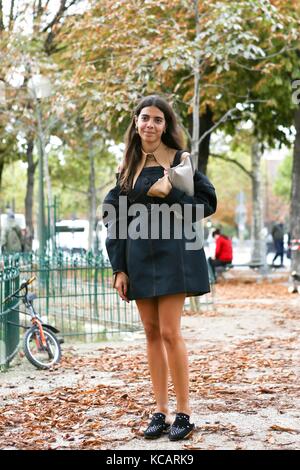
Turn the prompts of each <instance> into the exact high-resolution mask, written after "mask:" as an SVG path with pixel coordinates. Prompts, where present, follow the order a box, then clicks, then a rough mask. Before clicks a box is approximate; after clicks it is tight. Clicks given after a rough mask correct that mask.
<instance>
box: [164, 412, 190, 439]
mask: <svg viewBox="0 0 300 470" xmlns="http://www.w3.org/2000/svg"><path fill="white" fill-rule="evenodd" d="M194 429H195V425H194V424H193V423H190V417H189V415H187V414H185V413H176V418H175V421H174V423H173V424H172V426H171V428H170V432H169V439H170V441H179V440H180V439H186V438H188V437H189V436H190V435H191V434H192V432H193V430H194Z"/></svg>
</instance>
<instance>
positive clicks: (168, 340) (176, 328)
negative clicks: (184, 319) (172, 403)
mask: <svg viewBox="0 0 300 470" xmlns="http://www.w3.org/2000/svg"><path fill="white" fill-rule="evenodd" d="M184 299H185V294H176V295H164V296H161V297H159V299H158V312H159V324H160V331H161V336H162V338H163V341H164V343H165V346H166V350H167V355H168V363H169V367H170V371H171V376H172V380H173V384H174V389H175V393H176V399H177V410H176V411H177V413H186V414H188V415H190V414H191V409H190V405H189V371H188V368H189V366H188V355H187V350H186V346H185V342H184V339H183V337H182V334H181V329H180V324H181V315H182V309H183V304H184Z"/></svg>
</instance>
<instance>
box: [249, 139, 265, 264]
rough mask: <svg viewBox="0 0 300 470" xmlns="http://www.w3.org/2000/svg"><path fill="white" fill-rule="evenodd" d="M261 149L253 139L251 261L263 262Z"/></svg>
mask: <svg viewBox="0 0 300 470" xmlns="http://www.w3.org/2000/svg"><path fill="white" fill-rule="evenodd" d="M261 156H262V154H261V151H260V148H259V143H258V141H254V142H253V143H252V146H251V166H252V224H251V240H252V243H253V245H252V253H251V262H252V263H262V262H263V263H264V249H263V248H264V247H263V243H264V240H263V236H262V235H263V231H262V230H263V210H262V184H261V168H260V166H261Z"/></svg>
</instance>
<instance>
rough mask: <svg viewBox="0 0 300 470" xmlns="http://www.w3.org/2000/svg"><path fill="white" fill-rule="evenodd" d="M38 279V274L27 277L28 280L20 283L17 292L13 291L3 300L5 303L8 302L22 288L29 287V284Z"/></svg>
mask: <svg viewBox="0 0 300 470" xmlns="http://www.w3.org/2000/svg"><path fill="white" fill-rule="evenodd" d="M35 279H36V276H32V277H31V278H29V279H27V281H26V280H25V281H23V282H22V284H21V285H20V287H19V289H17V290H16V291H15V292H13V293H12V294H10V295H8V296H7V297H5V299H4V300H3V302H2V303H3V304H4V303H5V302H7V301H8V300H10V299H11V298H12V297H14V296H15V295H16V294H17V293H18V292H20V290H22V289H27V287H28V286H29V284H31V283H32V282H33V281H35Z"/></svg>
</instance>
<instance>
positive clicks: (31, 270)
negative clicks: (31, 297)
mask: <svg viewBox="0 0 300 470" xmlns="http://www.w3.org/2000/svg"><path fill="white" fill-rule="evenodd" d="M5 264H6V269H8V268H10V269H13V268H14V269H16V270H18V271H19V273H20V280H22V279H23V278H24V279H25V278H29V277H31V276H33V275H35V276H36V278H37V280H36V281H35V282H34V283H33V284H32V287H31V289H32V290H33V291H34V292H35V293H36V295H37V299H36V300H35V301H34V306H35V308H36V310H37V311H38V313H39V314H40V316H41V317H42V318H43V320H44V321H45V322H46V323H49V324H51V325H53V326H55V327H56V328H58V329H59V330H60V332H61V334H62V335H63V336H79V337H83V339H84V340H86V339H89V338H90V337H91V336H93V337H96V338H93V339H100V338H104V339H105V338H106V337H107V335H108V334H120V333H121V332H125V331H136V330H139V329H141V327H142V325H141V322H140V319H139V315H138V311H137V308H136V305H135V303H134V302H131V303H130V304H127V303H126V302H123V301H122V300H121V299H120V298H119V296H118V295H117V293H116V291H115V289H113V287H112V270H111V267H110V265H108V264H106V263H105V262H104V261H103V259H102V256H101V255H98V256H94V255H93V254H92V253H77V254H73V255H67V254H66V252H63V251H61V252H57V253H55V254H54V255H53V256H51V257H50V256H45V257H43V258H40V257H39V256H38V255H37V254H35V253H24V254H23V253H22V254H18V255H13V256H7V257H6V258H5ZM21 310H22V309H20V317H21V321H22V323H23V324H24V322H25V324H26V322H28V318H27V317H25V316H23V315H22V313H21Z"/></svg>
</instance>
